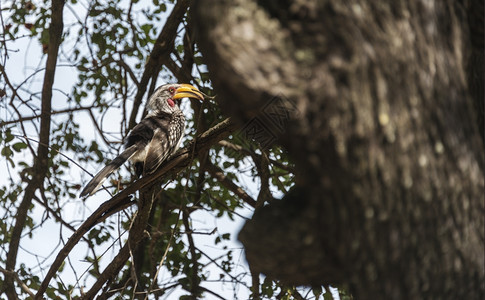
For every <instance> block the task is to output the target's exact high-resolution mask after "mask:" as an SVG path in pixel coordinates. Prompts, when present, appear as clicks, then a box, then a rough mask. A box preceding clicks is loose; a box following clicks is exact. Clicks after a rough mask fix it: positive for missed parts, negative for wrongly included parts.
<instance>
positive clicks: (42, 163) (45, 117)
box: [5, 0, 64, 299]
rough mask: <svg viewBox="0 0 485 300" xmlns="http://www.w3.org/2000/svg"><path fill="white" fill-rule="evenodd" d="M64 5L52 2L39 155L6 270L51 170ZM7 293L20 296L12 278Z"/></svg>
mask: <svg viewBox="0 0 485 300" xmlns="http://www.w3.org/2000/svg"><path fill="white" fill-rule="evenodd" d="M63 8H64V0H53V1H52V21H51V24H50V26H49V49H48V53H47V62H46V70H45V75H44V84H43V87H42V108H41V121H40V137H39V147H38V153H37V157H36V158H35V161H34V174H33V176H32V179H31V181H30V182H29V184H28V185H27V187H26V189H25V192H24V197H23V199H22V202H21V203H20V205H19V208H18V210H17V217H16V219H15V225H14V228H13V229H12V236H11V242H10V244H9V250H8V254H7V261H6V264H5V266H6V269H7V270H8V271H13V270H14V269H15V264H16V262H17V253H18V247H19V243H20V237H21V234H22V230H23V229H24V226H25V220H26V218H27V213H28V211H29V207H30V205H31V203H32V198H33V196H34V193H35V191H36V190H37V189H38V188H39V187H40V186H41V185H42V183H43V181H44V178H45V175H46V173H47V169H48V155H49V147H48V145H49V137H50V123H51V101H52V86H53V84H54V75H55V71H56V65H57V55H58V50H59V45H60V43H61V37H62V31H63V28H64V24H63V19H62V11H63ZM5 288H6V293H7V296H8V298H9V299H17V295H16V292H15V287H14V284H13V280H12V278H6V279H5Z"/></svg>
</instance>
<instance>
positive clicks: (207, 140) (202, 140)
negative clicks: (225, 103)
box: [36, 119, 235, 299]
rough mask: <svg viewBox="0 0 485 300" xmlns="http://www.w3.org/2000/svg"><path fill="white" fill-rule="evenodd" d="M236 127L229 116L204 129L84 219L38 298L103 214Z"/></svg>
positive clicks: (60, 256)
mask: <svg viewBox="0 0 485 300" xmlns="http://www.w3.org/2000/svg"><path fill="white" fill-rule="evenodd" d="M234 128H235V125H234V124H233V123H231V121H230V119H226V120H224V121H222V122H220V123H219V124H217V125H215V126H214V127H212V128H210V129H209V130H207V131H206V132H204V133H203V134H202V135H201V136H200V137H198V138H196V139H195V140H194V141H191V142H190V143H189V144H188V145H187V147H185V148H184V149H181V150H179V151H177V153H175V154H174V156H173V157H172V159H170V160H169V161H167V162H166V163H164V164H163V165H162V166H161V167H160V168H159V169H158V170H157V171H156V172H155V173H153V174H151V175H149V176H147V177H143V178H141V179H139V180H137V181H135V182H134V183H132V184H131V185H129V186H128V187H127V188H126V189H124V190H122V191H121V192H119V193H118V194H116V195H115V196H113V197H112V198H111V199H109V200H108V201H106V202H104V203H103V204H101V206H100V207H99V208H98V209H97V210H96V211H94V212H93V213H92V214H91V215H90V216H89V217H88V218H87V219H86V221H84V223H83V224H82V225H81V226H80V227H79V228H78V230H77V231H76V232H75V233H74V234H73V235H72V236H71V237H70V238H69V240H68V241H67V243H66V244H65V245H64V247H63V248H62V249H61V250H60V251H59V253H58V254H57V257H56V259H55V260H54V262H53V263H52V265H51V267H50V268H49V271H48V272H47V274H46V276H45V277H44V280H43V281H42V283H41V285H40V287H39V290H38V291H37V294H36V299H40V298H41V297H42V295H43V294H44V292H45V291H46V289H47V287H48V285H49V282H50V280H51V279H52V277H53V276H54V275H55V273H56V272H57V270H58V269H59V267H60V266H61V265H62V262H63V261H64V259H65V258H66V257H67V255H69V253H70V252H71V250H72V249H73V248H74V246H75V245H76V244H77V243H78V242H79V240H80V239H81V238H82V236H83V235H84V234H85V233H86V232H88V231H89V230H90V229H91V228H92V227H93V226H94V225H96V224H97V223H99V221H100V219H101V218H107V217H108V216H110V215H112V214H113V213H115V212H117V211H118V208H119V206H120V205H126V203H127V201H128V203H129V204H133V203H134V202H129V196H130V195H131V194H133V193H135V192H136V191H138V190H140V189H143V188H145V187H146V188H148V187H150V186H151V185H153V184H154V183H156V182H158V181H160V180H162V179H163V178H166V177H167V176H170V175H172V174H177V172H178V171H180V170H181V169H183V168H185V167H186V166H187V165H189V164H190V162H191V160H192V157H193V156H192V154H191V152H192V151H194V153H193V154H194V155H196V154H197V153H199V151H204V150H205V149H208V148H209V147H210V146H211V145H213V144H215V143H217V142H218V141H220V140H221V139H224V138H226V137H227V136H229V135H230V133H231V132H232V131H233V130H234ZM194 143H195V144H194ZM125 207H126V206H125Z"/></svg>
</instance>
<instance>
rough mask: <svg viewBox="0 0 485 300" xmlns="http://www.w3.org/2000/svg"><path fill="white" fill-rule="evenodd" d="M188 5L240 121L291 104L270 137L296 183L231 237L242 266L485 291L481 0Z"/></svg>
mask: <svg viewBox="0 0 485 300" xmlns="http://www.w3.org/2000/svg"><path fill="white" fill-rule="evenodd" d="M477 11H478V13H477ZM192 14H193V17H194V20H195V24H196V26H195V27H196V28H197V30H198V42H199V45H200V48H201V51H202V53H203V55H204V57H205V59H206V63H207V65H208V67H209V71H210V73H211V76H212V81H213V84H214V87H215V88H216V92H217V94H219V95H220V96H221V97H220V98H221V99H224V102H223V103H222V104H223V108H224V109H225V111H226V112H227V113H229V114H231V115H233V116H235V117H236V118H238V120H239V121H240V122H241V124H244V123H245V122H248V121H249V120H252V119H254V118H258V117H259V116H260V115H261V114H262V111H264V108H263V107H264V105H265V104H266V103H267V102H268V99H271V98H272V97H274V96H277V95H280V98H281V99H283V100H284V101H282V102H284V103H290V104H291V103H294V105H295V107H296V111H297V113H296V114H293V118H291V120H290V121H289V122H288V124H287V127H286V130H285V132H284V134H281V135H280V139H279V143H281V144H282V145H283V146H285V147H286V149H287V150H288V151H289V153H290V155H291V156H292V159H293V160H294V162H295V164H296V170H297V185H296V187H295V188H294V189H293V190H292V191H290V192H289V193H288V195H286V196H285V197H284V199H282V200H281V201H273V202H272V203H271V204H270V205H267V206H265V207H263V208H261V209H259V210H257V212H256V213H255V215H254V217H253V219H252V220H250V221H248V222H247V224H246V225H245V227H244V228H243V229H242V231H241V233H240V236H239V238H240V239H241V241H242V242H243V244H244V246H245V249H246V255H247V259H248V262H249V264H250V266H251V269H252V270H253V271H256V272H262V273H264V274H266V275H267V276H269V277H271V278H274V279H279V280H281V281H283V282H285V283H289V284H296V285H318V284H329V283H330V284H332V283H333V284H336V283H337V284H348V285H349V287H350V289H351V292H352V293H353V294H354V295H355V296H356V297H357V298H358V299H483V297H484V294H485V286H484V285H485V272H484V263H485V260H484V200H483V198H484V194H483V191H484V169H485V165H484V147H483V140H482V138H481V136H480V132H482V133H483V2H482V3H479V1H466V0H464V1H364V0H351V1H337V0H334V1H332V0H329V1H318V0H294V1H290V0H286V1H276V0H274V1H254V0H253V1H245V0H244V1H243V0H237V1H229V0H213V1H197V2H195V3H194V6H193V8H192ZM480 32H481V34H480ZM477 61H478V62H481V64H482V65H479V66H477V64H476V63H473V62H477ZM480 95H481V96H480ZM477 107H479V108H481V111H479V114H477ZM290 108H291V105H290ZM479 115H480V116H479ZM479 123H480V124H481V125H480V126H479V125H478V124H479Z"/></svg>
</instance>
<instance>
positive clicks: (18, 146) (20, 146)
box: [12, 142, 27, 152]
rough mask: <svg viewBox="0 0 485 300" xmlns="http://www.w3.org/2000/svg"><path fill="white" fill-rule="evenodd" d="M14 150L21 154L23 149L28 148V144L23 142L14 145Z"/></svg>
mask: <svg viewBox="0 0 485 300" xmlns="http://www.w3.org/2000/svg"><path fill="white" fill-rule="evenodd" d="M12 148H13V150H15V151H16V152H20V151H22V149H25V148H27V144H26V143H22V142H18V143H15V144H13V145H12Z"/></svg>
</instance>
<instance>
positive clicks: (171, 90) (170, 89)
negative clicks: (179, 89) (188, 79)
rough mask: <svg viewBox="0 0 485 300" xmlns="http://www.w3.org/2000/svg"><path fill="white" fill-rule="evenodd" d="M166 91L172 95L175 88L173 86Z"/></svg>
mask: <svg viewBox="0 0 485 300" xmlns="http://www.w3.org/2000/svg"><path fill="white" fill-rule="evenodd" d="M168 91H169V92H170V94H173V93H175V88H174V87H173V86H172V87H169V88H168Z"/></svg>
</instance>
